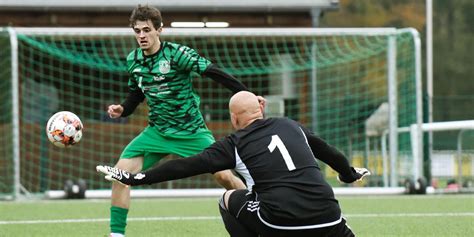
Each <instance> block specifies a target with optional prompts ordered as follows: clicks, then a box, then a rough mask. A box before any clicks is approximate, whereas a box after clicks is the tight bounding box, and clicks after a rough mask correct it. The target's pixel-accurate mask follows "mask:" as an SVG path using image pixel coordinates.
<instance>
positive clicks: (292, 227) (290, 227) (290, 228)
mask: <svg viewBox="0 0 474 237" xmlns="http://www.w3.org/2000/svg"><path fill="white" fill-rule="evenodd" d="M257 215H258V218H259V219H260V221H261V222H262V223H263V224H265V225H266V226H268V227H271V228H273V229H279V230H308V229H318V228H324V227H328V226H334V225H337V224H339V223H341V221H342V215H341V217H339V219H338V220H335V221H333V222H328V223H323V224H316V225H302V226H280V225H273V224H270V223H268V222H266V221H265V220H263V218H262V216H260V207H259V208H258V210H257Z"/></svg>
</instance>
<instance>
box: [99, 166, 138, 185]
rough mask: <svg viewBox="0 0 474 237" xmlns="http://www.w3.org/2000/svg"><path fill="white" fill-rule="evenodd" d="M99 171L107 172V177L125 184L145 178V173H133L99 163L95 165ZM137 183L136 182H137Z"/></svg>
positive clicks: (131, 183) (132, 183)
mask: <svg viewBox="0 0 474 237" xmlns="http://www.w3.org/2000/svg"><path fill="white" fill-rule="evenodd" d="M95 169H96V170H97V172H99V173H102V174H105V179H106V180H109V181H117V182H119V183H121V184H123V185H125V186H129V185H132V186H133V185H134V184H135V182H134V181H136V180H139V179H142V178H144V177H145V176H144V174H143V173H138V174H131V173H130V172H127V171H125V170H122V169H119V168H115V167H111V166H107V165H98V166H96V167H95ZM135 185H136V184H135Z"/></svg>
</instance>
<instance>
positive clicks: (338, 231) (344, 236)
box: [227, 190, 355, 237]
mask: <svg viewBox="0 0 474 237" xmlns="http://www.w3.org/2000/svg"><path fill="white" fill-rule="evenodd" d="M259 204H260V202H259V200H257V199H256V197H255V195H253V194H252V193H250V192H248V190H236V191H234V192H233V193H232V194H231V195H230V197H229V206H228V207H227V208H228V210H229V213H230V215H232V216H234V217H236V218H237V220H238V222H239V223H240V224H242V225H244V226H245V227H246V228H247V229H248V230H250V231H252V232H254V233H255V236H261V237H286V236H287V237H305V236H327V237H330V236H331V237H333V236H338V237H353V236H355V235H354V233H353V232H352V230H351V229H350V228H349V227H348V226H347V225H346V220H345V219H344V218H342V217H341V218H340V220H337V221H333V222H330V223H324V224H316V225H310V226H281V225H273V224H271V222H276V223H284V220H265V218H263V217H262V216H261V214H260V213H259Z"/></svg>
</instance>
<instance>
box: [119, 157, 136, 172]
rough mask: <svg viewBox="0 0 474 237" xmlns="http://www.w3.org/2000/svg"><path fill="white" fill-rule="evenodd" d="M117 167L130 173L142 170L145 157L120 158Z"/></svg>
mask: <svg viewBox="0 0 474 237" xmlns="http://www.w3.org/2000/svg"><path fill="white" fill-rule="evenodd" d="M115 167H117V168H119V169H122V170H125V171H128V172H130V173H138V172H140V171H141V170H142V167H143V158H142V157H136V158H131V159H120V160H119V161H118V162H117V164H115Z"/></svg>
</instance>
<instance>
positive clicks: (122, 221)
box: [110, 206, 128, 235]
mask: <svg viewBox="0 0 474 237" xmlns="http://www.w3.org/2000/svg"><path fill="white" fill-rule="evenodd" d="M127 214H128V209H125V208H121V207H116V206H111V207H110V232H111V233H119V234H123V235H124V234H125V227H126V226H127Z"/></svg>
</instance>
